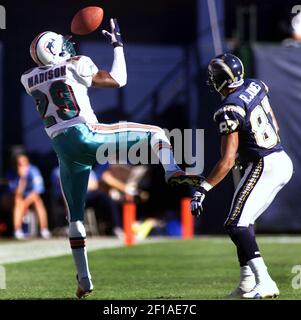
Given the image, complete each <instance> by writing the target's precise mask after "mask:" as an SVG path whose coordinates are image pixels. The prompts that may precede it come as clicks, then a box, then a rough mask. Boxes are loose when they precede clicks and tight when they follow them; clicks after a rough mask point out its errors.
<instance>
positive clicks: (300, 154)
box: [0, 0, 301, 238]
mask: <svg viewBox="0 0 301 320" xmlns="http://www.w3.org/2000/svg"><path fill="white" fill-rule="evenodd" d="M296 4H298V3H296V1H290V0H286V1H282V0H273V1H272V0H270V1H268V0H227V1H226V0H186V1H184V0H164V1H159V0H153V1H138V0H127V1H121V0H110V1H109V0H102V1H88V0H85V1H81V0H77V1H72V0H60V1H58V0H51V1H33V0H27V1H22V2H21V1H1V5H3V6H4V7H5V9H6V29H3V30H0V177H1V190H0V236H12V235H13V234H14V233H13V232H14V226H13V223H12V221H13V211H14V210H15V209H16V208H14V204H13V203H12V202H13V200H12V194H13V193H14V190H15V189H14V188H16V181H17V179H18V172H19V171H18V170H19V169H18V161H19V162H20V163H21V165H22V163H23V164H24V165H27V166H28V167H30V168H31V171H32V176H31V180H30V181H29V182H28V184H30V183H31V189H30V188H29V187H28V188H29V189H30V190H29V191H28V192H36V194H38V196H39V197H38V198H37V199H38V200H36V201H37V202H33V203H32V206H31V207H30V208H29V209H30V210H29V211H28V212H29V213H31V211H32V210H33V211H37V212H38V214H36V212H34V213H33V216H32V217H31V219H33V220H34V221H36V222H35V223H36V224H37V218H34V217H37V216H38V218H39V219H38V221H39V222H40V227H41V221H42V222H43V221H44V220H45V217H44V218H43V214H44V213H43V210H44V211H46V215H47V220H48V223H47V222H45V221H44V227H43V228H44V229H48V228H49V229H50V231H51V232H52V233H53V235H60V234H61V233H64V227H65V226H66V220H65V218H64V217H65V213H64V212H65V209H64V205H63V202H62V199H61V195H60V192H59V186H58V183H57V171H56V170H57V169H56V168H57V165H58V163H57V160H56V156H55V154H54V152H53V151H52V150H51V146H50V141H49V139H48V137H47V136H46V133H45V132H44V129H43V127H42V123H41V121H40V118H39V116H38V113H37V112H36V110H35V107H34V104H33V101H32V99H31V97H29V96H28V95H26V93H25V91H24V89H23V87H22V86H21V83H20V77H21V74H22V73H23V72H24V71H26V70H27V69H29V68H31V67H33V66H34V63H33V61H31V58H30V55H29V45H30V43H31V41H32V40H33V38H34V37H35V36H36V35H37V34H38V33H40V32H42V31H45V30H52V31H55V32H58V33H62V34H69V33H70V22H71V19H72V17H73V15H74V14H75V13H76V12H77V11H78V10H79V9H81V8H83V7H85V6H88V5H96V6H101V7H102V8H103V9H104V12H105V18H104V21H103V23H102V26H101V27H102V28H108V27H109V18H111V17H116V18H118V20H119V24H120V27H121V31H122V35H123V40H124V43H125V54H126V60H127V67H128V84H127V86H126V87H125V88H123V89H121V90H99V89H97V90H96V89H91V90H90V97H91V102H92V106H93V107H94V110H95V112H96V114H97V116H98V119H99V121H100V122H105V123H111V122H117V121H120V120H128V121H135V122H142V123H151V124H155V125H159V126H161V127H163V128H167V129H172V128H180V129H184V128H192V129H196V128H202V129H205V144H204V152H205V170H204V172H203V174H204V175H206V174H207V173H208V171H209V170H210V169H211V168H212V166H213V165H214V164H215V162H216V161H217V160H218V157H219V137H218V133H217V130H216V128H215V125H214V123H213V120H212V115H213V112H214V109H215V108H217V107H218V104H219V99H220V98H219V97H218V96H217V95H215V94H212V93H210V92H209V90H208V88H207V87H206V76H207V73H206V67H207V64H208V62H209V61H210V59H211V58H212V57H213V56H215V55H216V54H219V53H221V52H222V51H228V52H234V53H235V54H237V55H238V56H239V57H240V58H241V59H242V61H243V62H244V64H245V67H246V72H247V76H248V77H258V78H260V79H261V80H263V81H265V82H266V83H267V85H268V86H269V87H270V91H271V101H272V107H273V109H274V112H275V114H276V117H277V119H278V122H279V124H280V135H281V137H282V142H283V145H284V147H285V148H286V150H287V152H288V154H289V155H290V156H291V158H292V159H293V162H294V165H295V175H294V177H293V179H292V180H291V182H290V183H289V185H287V186H286V187H285V188H284V190H282V191H281V193H280V194H279V196H278V197H277V199H276V200H275V201H274V203H273V204H272V205H271V207H270V208H269V209H268V210H267V212H266V213H265V214H264V215H263V216H262V217H261V219H260V220H259V221H258V223H257V225H256V228H257V230H258V231H261V232H273V233H283V232H286V233H297V232H300V231H301V214H300V207H301V191H300V190H301V173H300V169H299V168H300V166H299V165H300V162H301V151H300V147H299V146H300V145H301V131H300V130H301V129H300V123H301V112H300V106H301V59H300V56H301V42H299V41H301V19H300V18H299V16H298V15H297V12H294V13H292V8H293V6H294V5H296ZM300 5H301V2H300ZM292 19H295V20H293V23H292ZM299 25H300V27H299ZM73 39H74V42H75V43H76V49H77V52H78V53H80V54H83V55H88V56H90V57H91V58H92V59H93V60H94V62H95V63H96V64H97V65H98V66H99V67H100V68H104V69H107V70H110V67H111V64H112V60H113V52H112V48H111V46H110V45H108V44H107V42H106V40H105V39H104V38H103V36H102V35H101V33H100V32H94V33H92V34H90V35H88V36H74V37H73ZM196 143H198V142H197V141H196ZM22 161H23V162H22ZM129 181H130V182H131V183H132V182H133V181H134V185H135V188H136V191H137V192H135V197H134V199H131V200H135V201H136V202H137V208H138V220H139V221H142V222H145V221H147V222H149V223H148V225H147V230H149V231H150V232H152V233H153V234H159V235H180V222H179V221H180V200H181V199H182V198H183V197H185V196H189V195H190V194H191V190H188V189H185V188H180V189H171V188H170V187H169V186H167V185H166V184H165V182H164V179H163V170H162V168H161V167H160V166H159V165H155V166H149V167H147V168H144V167H138V168H136V169H133V168H128V167H127V166H120V167H118V166H117V167H116V166H110V167H109V166H108V167H96V168H95V170H94V172H93V175H92V176H91V185H90V189H89V192H88V196H87V216H88V218H89V221H88V222H87V224H88V225H89V226H90V229H91V230H90V232H91V234H93V233H95V234H105V235H110V234H114V235H116V236H119V235H120V234H122V222H121V206H122V203H123V202H124V201H125V200H128V199H129V198H131V197H133V194H131V193H129V192H128V190H129V188H128V185H129ZM233 191H234V180H233V176H232V174H229V175H228V177H227V178H226V179H225V180H224V181H223V182H222V183H221V184H220V185H219V186H218V187H216V188H215V189H214V190H213V191H212V192H210V193H209V194H208V197H207V199H206V203H205V212H204V214H203V216H202V217H201V218H200V219H198V220H197V222H196V224H195V233H196V234H218V233H222V232H223V221H224V220H225V218H226V216H227V214H228V210H229V207H230V203H231V198H232V195H233ZM41 201H42V203H43V204H44V205H43V206H44V208H42V209H41V207H39V203H40V202H41ZM37 203H38V204H37ZM39 208H40V209H39ZM89 210H90V211H89ZM26 217H27V220H28V219H29V218H30V214H28V215H26V216H25V217H23V221H22V226H23V231H24V232H26V231H28V230H26V228H27V227H26V223H27V224H28V221H27V220H26V219H25V218H26ZM35 219H36V220H35ZM43 219H44V220H43ZM29 220H30V219H29ZM95 221H96V224H97V230H94V228H93V225H95ZM31 232H36V231H31ZM15 236H16V235H15ZM42 236H43V235H42ZM44 236H45V238H47V236H48V235H47V234H44Z"/></svg>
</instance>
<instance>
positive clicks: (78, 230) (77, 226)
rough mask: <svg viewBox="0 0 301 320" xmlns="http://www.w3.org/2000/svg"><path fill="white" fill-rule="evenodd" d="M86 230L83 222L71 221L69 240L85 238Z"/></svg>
mask: <svg viewBox="0 0 301 320" xmlns="http://www.w3.org/2000/svg"><path fill="white" fill-rule="evenodd" d="M85 237H86V230H85V227H84V225H83V223H82V221H71V222H70V223H69V238H85Z"/></svg>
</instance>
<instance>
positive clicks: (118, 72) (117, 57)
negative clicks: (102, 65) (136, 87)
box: [110, 47, 127, 87]
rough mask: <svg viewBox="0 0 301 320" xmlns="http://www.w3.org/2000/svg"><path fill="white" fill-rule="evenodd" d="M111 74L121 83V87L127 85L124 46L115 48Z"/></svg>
mask: <svg viewBox="0 0 301 320" xmlns="http://www.w3.org/2000/svg"><path fill="white" fill-rule="evenodd" d="M110 75H111V77H112V78H113V79H114V80H115V81H116V82H117V83H118V84H119V87H123V86H125V85H126V83H127V71H126V62H125V57H124V51H123V47H116V48H114V61H113V65H112V69H111V71H110Z"/></svg>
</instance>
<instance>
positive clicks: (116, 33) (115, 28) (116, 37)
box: [102, 19, 123, 48]
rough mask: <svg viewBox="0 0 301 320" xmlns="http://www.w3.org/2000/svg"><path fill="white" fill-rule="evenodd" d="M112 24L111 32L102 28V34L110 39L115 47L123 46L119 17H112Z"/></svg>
mask: <svg viewBox="0 0 301 320" xmlns="http://www.w3.org/2000/svg"><path fill="white" fill-rule="evenodd" d="M110 25H111V33H110V32H108V31H106V30H102V34H103V35H104V36H105V37H106V38H107V39H108V40H109V41H110V43H111V45H112V46H113V47H114V48H116V47H123V43H122V39H121V34H120V28H119V25H118V23H117V19H110Z"/></svg>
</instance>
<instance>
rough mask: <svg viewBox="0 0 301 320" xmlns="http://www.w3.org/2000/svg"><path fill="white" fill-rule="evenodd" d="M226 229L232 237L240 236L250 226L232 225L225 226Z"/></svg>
mask: <svg viewBox="0 0 301 320" xmlns="http://www.w3.org/2000/svg"><path fill="white" fill-rule="evenodd" d="M225 229H226V231H227V233H228V234H229V236H230V237H231V239H232V238H237V237H239V236H240V234H242V233H244V232H245V231H246V230H247V229H248V227H242V226H237V225H230V226H225Z"/></svg>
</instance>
